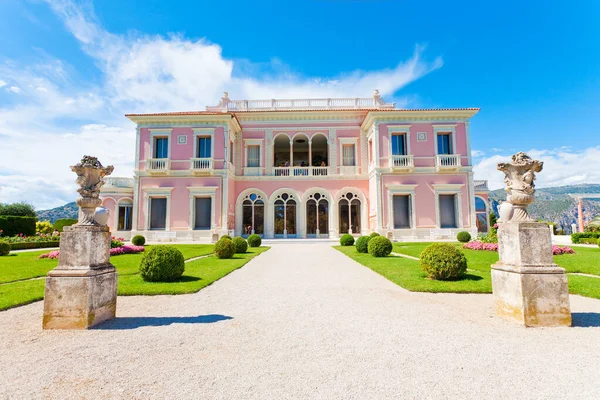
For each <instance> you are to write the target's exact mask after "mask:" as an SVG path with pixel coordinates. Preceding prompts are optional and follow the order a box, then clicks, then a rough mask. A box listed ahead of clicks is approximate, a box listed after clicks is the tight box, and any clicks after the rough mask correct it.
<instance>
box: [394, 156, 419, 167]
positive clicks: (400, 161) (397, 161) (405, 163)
mask: <svg viewBox="0 0 600 400" xmlns="http://www.w3.org/2000/svg"><path fill="white" fill-rule="evenodd" d="M414 166H415V164H414V161H413V156H403V155H394V156H390V167H392V168H413V167H414Z"/></svg>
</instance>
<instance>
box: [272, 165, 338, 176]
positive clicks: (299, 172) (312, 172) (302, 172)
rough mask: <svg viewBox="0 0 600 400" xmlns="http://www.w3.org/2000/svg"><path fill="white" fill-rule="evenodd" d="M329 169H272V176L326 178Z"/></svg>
mask: <svg viewBox="0 0 600 400" xmlns="http://www.w3.org/2000/svg"><path fill="white" fill-rule="evenodd" d="M328 171H329V167H273V176H298V177H302V176H327V175H328V174H329V172H328Z"/></svg>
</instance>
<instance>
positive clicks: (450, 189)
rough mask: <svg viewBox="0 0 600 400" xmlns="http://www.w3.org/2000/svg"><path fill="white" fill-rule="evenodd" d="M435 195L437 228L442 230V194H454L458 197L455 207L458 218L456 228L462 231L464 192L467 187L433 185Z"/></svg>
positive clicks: (461, 185) (444, 184)
mask: <svg viewBox="0 0 600 400" xmlns="http://www.w3.org/2000/svg"><path fill="white" fill-rule="evenodd" d="M431 186H433V190H434V193H435V226H436V227H437V228H438V229H440V194H453V195H455V196H456V198H455V200H456V201H455V202H454V207H455V208H456V209H455V214H454V215H455V217H456V228H455V229H461V228H462V227H463V226H464V225H463V220H462V191H463V187H464V186H465V185H464V184H462V183H458V184H454V183H436V184H433V185H431Z"/></svg>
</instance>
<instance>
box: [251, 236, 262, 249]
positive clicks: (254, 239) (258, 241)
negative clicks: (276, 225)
mask: <svg viewBox="0 0 600 400" xmlns="http://www.w3.org/2000/svg"><path fill="white" fill-rule="evenodd" d="M261 243H262V239H261V238H260V236H258V235H257V234H256V233H253V234H252V235H250V236H248V246H250V247H260V244H261Z"/></svg>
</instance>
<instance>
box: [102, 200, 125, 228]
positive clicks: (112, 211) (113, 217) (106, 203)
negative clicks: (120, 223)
mask: <svg viewBox="0 0 600 400" xmlns="http://www.w3.org/2000/svg"><path fill="white" fill-rule="evenodd" d="M101 198H102V207H104V208H106V209H107V210H108V211H109V218H108V223H107V225H108V227H109V228H110V231H111V232H113V233H115V232H117V218H118V217H119V216H118V212H119V210H118V208H117V203H118V202H119V201H120V200H121V199H129V200H132V196H131V195H126V194H106V195H103V196H102V197H101ZM132 202H133V201H132Z"/></svg>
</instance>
